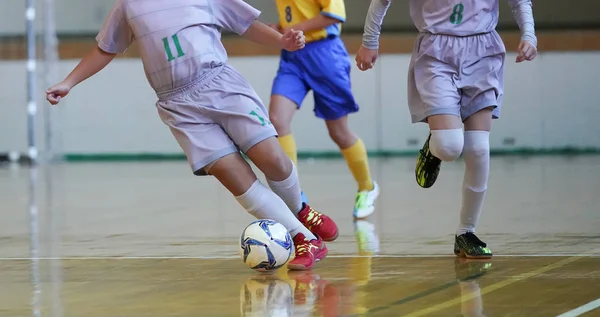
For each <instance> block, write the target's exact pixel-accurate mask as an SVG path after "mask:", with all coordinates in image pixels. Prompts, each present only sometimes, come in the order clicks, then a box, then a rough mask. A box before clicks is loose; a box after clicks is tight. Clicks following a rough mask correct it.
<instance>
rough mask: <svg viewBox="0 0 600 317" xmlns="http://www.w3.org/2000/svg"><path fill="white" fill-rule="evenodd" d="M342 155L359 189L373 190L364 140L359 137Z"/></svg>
mask: <svg viewBox="0 0 600 317" xmlns="http://www.w3.org/2000/svg"><path fill="white" fill-rule="evenodd" d="M284 149H285V148H284ZM342 155H343V156H344V158H345V159H346V163H348V168H350V171H351V172H352V175H353V176H354V179H355V180H356V182H357V183H358V190H359V191H370V190H372V189H373V179H371V172H370V171H369V159H368V158H367V149H366V148H365V144H364V143H363V141H362V140H361V139H358V141H356V143H354V145H353V146H351V147H349V148H347V149H342Z"/></svg>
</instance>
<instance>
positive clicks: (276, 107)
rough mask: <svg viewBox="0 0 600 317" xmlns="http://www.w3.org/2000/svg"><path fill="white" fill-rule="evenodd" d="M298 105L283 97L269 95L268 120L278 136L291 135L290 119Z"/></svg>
mask: <svg viewBox="0 0 600 317" xmlns="http://www.w3.org/2000/svg"><path fill="white" fill-rule="evenodd" d="M296 110H298V105H297V104H296V103H295V102H294V101H292V100H290V99H289V98H287V97H285V96H283V95H271V101H270V103H269V119H270V120H271V123H273V125H274V126H275V128H276V129H277V132H278V133H279V134H280V135H287V134H290V133H292V119H293V118H294V114H295V113H296Z"/></svg>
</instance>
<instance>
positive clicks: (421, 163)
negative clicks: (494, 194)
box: [356, 0, 537, 258]
mask: <svg viewBox="0 0 600 317" xmlns="http://www.w3.org/2000/svg"><path fill="white" fill-rule="evenodd" d="M498 1H499V0H411V1H410V15H411V18H412V20H413V23H414V24H415V26H416V28H417V29H418V30H419V36H418V37H417V40H416V43H415V47H414V50H413V54H412V59H411V62H410V69H409V74H408V104H409V109H410V113H411V116H412V122H413V123H416V122H425V123H427V124H429V129H430V131H431V133H430V135H429V137H428V138H427V141H426V142H425V145H424V146H423V148H422V149H421V151H420V155H419V158H418V160H417V167H416V171H415V176H416V179H417V183H418V184H419V185H420V186H421V187H424V188H429V187H431V186H432V185H433V184H434V183H435V180H436V178H437V176H438V173H439V169H440V164H441V162H442V161H453V160H455V159H457V158H458V157H459V155H460V154H461V153H462V155H463V158H464V161H465V177H464V180H463V186H462V198H463V199H462V208H461V213H460V225H459V228H458V230H457V232H456V237H455V244H454V253H455V254H456V255H458V256H466V257H468V258H489V257H491V256H492V252H491V250H490V249H489V248H487V245H486V244H485V243H484V242H482V241H481V240H480V239H479V238H478V237H477V236H476V235H475V226H476V224H477V221H478V219H479V216H480V214H481V211H482V206H483V201H484V198H485V193H486V190H487V182H488V176H489V169H490V167H489V165H490V145H489V131H490V129H491V126H492V119H497V118H498V117H499V116H500V107H501V104H502V96H503V86H504V59H505V55H506V49H505V47H504V43H503V42H502V39H501V38H500V36H499V35H498V33H497V32H496V30H495V29H496V26H497V24H498V14H499V13H498ZM391 2H392V0H372V1H371V5H370V7H369V13H368V16H367V19H366V22H365V32H364V36H363V43H362V46H361V48H360V50H359V52H358V55H357V57H356V62H357V65H358V68H359V69H361V70H367V69H370V68H372V67H373V65H374V64H375V61H376V59H377V55H378V48H379V35H380V32H381V24H382V22H383V19H384V16H385V13H386V11H387V8H388V7H389V6H390V4H391ZM508 3H509V5H510V7H511V8H512V12H513V15H514V17H515V19H516V21H517V23H518V25H519V28H520V29H521V43H520V45H519V47H518V55H517V59H516V62H517V63H519V62H522V61H531V60H533V59H534V58H535V56H536V54H537V48H536V47H537V39H536V36H535V27H534V20H533V10H532V4H531V0H508ZM463 127H464V132H463V129H462V128H463Z"/></svg>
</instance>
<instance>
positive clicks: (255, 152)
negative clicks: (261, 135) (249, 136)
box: [246, 137, 338, 241]
mask: <svg viewBox="0 0 600 317" xmlns="http://www.w3.org/2000/svg"><path fill="white" fill-rule="evenodd" d="M246 154H247V155H248V157H249V158H250V159H251V160H252V162H254V164H255V165H256V166H257V167H258V168H259V169H260V170H261V171H262V172H263V173H264V174H265V176H266V178H267V181H268V183H269V186H270V187H271V189H272V190H273V191H274V192H275V193H276V194H277V195H279V197H281V198H282V199H283V201H285V202H286V204H287V205H288V207H289V209H291V210H292V212H294V213H295V214H296V215H297V217H298V219H300V221H301V222H302V224H304V226H306V227H307V228H308V229H309V230H310V231H311V232H313V233H314V234H316V235H317V236H319V237H320V238H322V239H323V240H325V241H333V240H335V239H336V238H337V237H338V227H337V225H336V224H335V222H334V221H333V220H332V219H331V218H329V217H328V216H326V215H323V214H321V213H320V212H318V211H316V210H315V209H313V208H311V207H310V206H309V205H308V204H306V203H303V202H302V200H301V197H300V183H299V181H298V174H297V172H296V166H295V165H294V164H293V163H292V161H291V160H290V159H289V157H288V156H287V155H286V154H285V153H284V152H283V149H282V148H281V146H280V145H279V142H278V141H277V139H276V138H274V137H273V138H268V139H266V140H264V141H262V142H260V143H258V144H256V145H255V146H253V147H252V148H250V150H248V152H247V153H246Z"/></svg>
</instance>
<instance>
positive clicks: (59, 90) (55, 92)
mask: <svg viewBox="0 0 600 317" xmlns="http://www.w3.org/2000/svg"><path fill="white" fill-rule="evenodd" d="M69 91H71V86H69V85H67V84H66V83H64V82H61V83H59V84H56V85H54V86H52V87H50V88H48V89H47V90H46V100H48V102H49V103H50V104H52V105H56V104H58V103H59V102H60V100H61V99H62V98H64V97H65V96H66V95H68V94H69Z"/></svg>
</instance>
